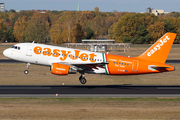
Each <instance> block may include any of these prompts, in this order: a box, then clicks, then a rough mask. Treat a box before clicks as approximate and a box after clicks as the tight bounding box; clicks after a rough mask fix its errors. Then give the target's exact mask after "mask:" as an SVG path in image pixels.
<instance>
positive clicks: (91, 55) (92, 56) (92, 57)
mask: <svg viewBox="0 0 180 120" xmlns="http://www.w3.org/2000/svg"><path fill="white" fill-rule="evenodd" d="M89 56H90V58H91V59H90V61H91V62H96V61H95V60H94V57H95V56H97V55H95V54H94V53H92V54H89Z"/></svg>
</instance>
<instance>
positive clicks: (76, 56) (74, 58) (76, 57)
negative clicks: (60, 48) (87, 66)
mask: <svg viewBox="0 0 180 120" xmlns="http://www.w3.org/2000/svg"><path fill="white" fill-rule="evenodd" d="M74 51H75V56H73V55H72V54H70V58H71V59H72V60H76V59H78V57H79V52H80V51H79V50H74Z"/></svg>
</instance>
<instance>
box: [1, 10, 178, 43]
mask: <svg viewBox="0 0 180 120" xmlns="http://www.w3.org/2000/svg"><path fill="white" fill-rule="evenodd" d="M166 32H174V33H177V37H176V40H175V42H174V43H180V13H179V12H171V13H168V14H162V15H159V16H155V15H153V14H149V13H129V12H116V11H114V12H100V11H99V9H98V8H97V7H96V8H95V9H94V11H48V12H46V13H37V12H35V11H21V12H18V13H16V12H15V11H13V10H10V11H5V12H0V42H6V41H7V42H32V41H36V42H39V43H47V42H51V43H53V44H62V43H67V42H69V43H75V42H76V43H78V42H81V40H82V39H114V40H115V42H124V43H135V44H149V43H154V42H155V41H156V40H157V39H158V38H160V37H161V36H162V35H163V34H165V33H166Z"/></svg>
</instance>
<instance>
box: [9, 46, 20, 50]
mask: <svg viewBox="0 0 180 120" xmlns="http://www.w3.org/2000/svg"><path fill="white" fill-rule="evenodd" d="M11 48H14V49H17V50H20V49H21V48H20V47H19V46H12V47H11Z"/></svg>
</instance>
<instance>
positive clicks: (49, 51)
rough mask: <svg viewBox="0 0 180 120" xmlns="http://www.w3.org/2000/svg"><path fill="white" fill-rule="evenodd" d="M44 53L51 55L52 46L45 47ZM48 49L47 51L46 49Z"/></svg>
mask: <svg viewBox="0 0 180 120" xmlns="http://www.w3.org/2000/svg"><path fill="white" fill-rule="evenodd" d="M43 50H44V51H43V55H48V56H51V49H50V48H44V49H43ZM45 50H46V51H45Z"/></svg>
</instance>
